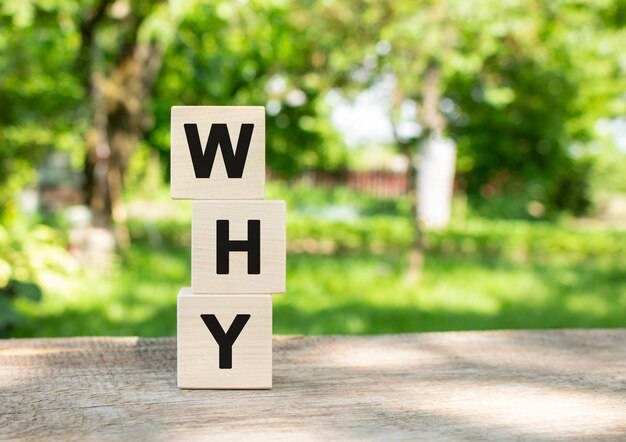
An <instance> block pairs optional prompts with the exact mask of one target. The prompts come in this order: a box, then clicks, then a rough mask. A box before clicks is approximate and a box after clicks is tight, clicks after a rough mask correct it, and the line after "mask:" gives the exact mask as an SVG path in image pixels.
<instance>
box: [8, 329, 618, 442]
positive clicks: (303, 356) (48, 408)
mask: <svg viewBox="0 0 626 442" xmlns="http://www.w3.org/2000/svg"><path fill="white" fill-rule="evenodd" d="M209 437H210V438H211V439H223V440H232V441H235V440H240V439H243V440H249V439H269V438H271V439H277V438H279V439H289V440H293V439H297V440H369V439H387V440H397V439H399V440H467V439H473V440H478V439H480V440H497V441H501V440H510V439H515V440H546V441H548V440H550V441H552V440H564V439H589V440H597V439H603V440H607V439H615V440H620V439H621V440H626V330H625V329H615V330H563V331H495V332H464V333H420V334H404V335H385V336H361V337H346V336H326V337H282V336H277V337H275V338H274V389H272V390H266V391H214V390H213V391H210V390H204V391H203V390H192V391H180V390H178V389H177V388H176V342H175V340H174V339H173V338H164V339H142V338H70V339H24V340H0V438H2V439H8V438H11V439H13V438H24V439H36V440H39V439H50V438H51V439H69V438H74V439H80V440H101V439H106V440H119V439H122V440H127V439H133V440H153V439H163V440H172V439H176V440H178V439H193V440H197V439H199V438H203V439H206V438H209Z"/></svg>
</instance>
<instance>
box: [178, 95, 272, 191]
mask: <svg viewBox="0 0 626 442" xmlns="http://www.w3.org/2000/svg"><path fill="white" fill-rule="evenodd" d="M170 141H171V143H170V162H171V180H170V181H171V182H170V184H171V196H172V198H174V199H204V200H224V199H262V198H263V197H264V195H265V108H264V107H263V106H173V107H172V114H171V140H170Z"/></svg>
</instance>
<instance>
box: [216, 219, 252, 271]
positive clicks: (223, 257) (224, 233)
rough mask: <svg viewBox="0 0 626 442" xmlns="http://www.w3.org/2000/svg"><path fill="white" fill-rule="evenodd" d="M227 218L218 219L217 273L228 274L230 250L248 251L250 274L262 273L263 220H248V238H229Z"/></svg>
mask: <svg viewBox="0 0 626 442" xmlns="http://www.w3.org/2000/svg"><path fill="white" fill-rule="evenodd" d="M228 230H229V223H228V220H227V219H218V220H217V232H216V236H217V244H216V249H217V259H216V261H217V274H218V275H228V273H229V271H230V265H229V259H228V257H229V254H230V252H248V275H258V274H260V273H261V220H259V219H251V220H248V240H247V241H235V240H230V239H229V234H228Z"/></svg>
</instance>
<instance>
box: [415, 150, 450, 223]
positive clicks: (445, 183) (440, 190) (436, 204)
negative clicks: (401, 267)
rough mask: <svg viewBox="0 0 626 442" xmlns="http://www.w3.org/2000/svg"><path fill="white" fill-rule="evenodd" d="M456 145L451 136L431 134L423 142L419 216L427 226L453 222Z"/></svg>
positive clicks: (417, 183)
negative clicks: (452, 207) (448, 137)
mask: <svg viewBox="0 0 626 442" xmlns="http://www.w3.org/2000/svg"><path fill="white" fill-rule="evenodd" d="M455 164H456V145H455V144H454V142H453V141H452V140H450V139H445V138H430V139H428V140H426V141H425V142H424V144H423V146H422V152H421V155H420V157H419V168H418V173H417V180H416V185H417V189H416V190H417V198H418V200H417V218H418V219H419V220H420V221H422V222H423V223H424V225H425V226H426V227H430V228H443V227H446V226H447V225H448V223H449V222H450V212H451V206H452V188H453V184H454V170H455Z"/></svg>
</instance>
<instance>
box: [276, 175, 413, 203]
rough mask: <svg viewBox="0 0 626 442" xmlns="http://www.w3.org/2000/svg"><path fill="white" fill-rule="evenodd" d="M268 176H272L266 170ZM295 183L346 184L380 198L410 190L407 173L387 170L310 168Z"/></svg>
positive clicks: (326, 185)
mask: <svg viewBox="0 0 626 442" xmlns="http://www.w3.org/2000/svg"><path fill="white" fill-rule="evenodd" d="M267 176H268V178H272V177H274V174H272V173H271V171H268V174H267ZM295 183H303V184H304V183H306V184H308V185H312V186H317V187H324V188H331V187H336V186H346V187H347V188H349V189H352V190H354V191H357V192H363V193H367V194H370V195H374V196H377V197H380V198H397V197H399V196H403V195H406V194H407V193H408V192H409V191H410V190H411V183H410V180H409V176H408V173H406V172H393V171H389V170H368V171H339V172H324V171H317V170H311V171H308V172H305V173H304V174H302V175H301V176H300V177H298V178H296V179H295Z"/></svg>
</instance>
